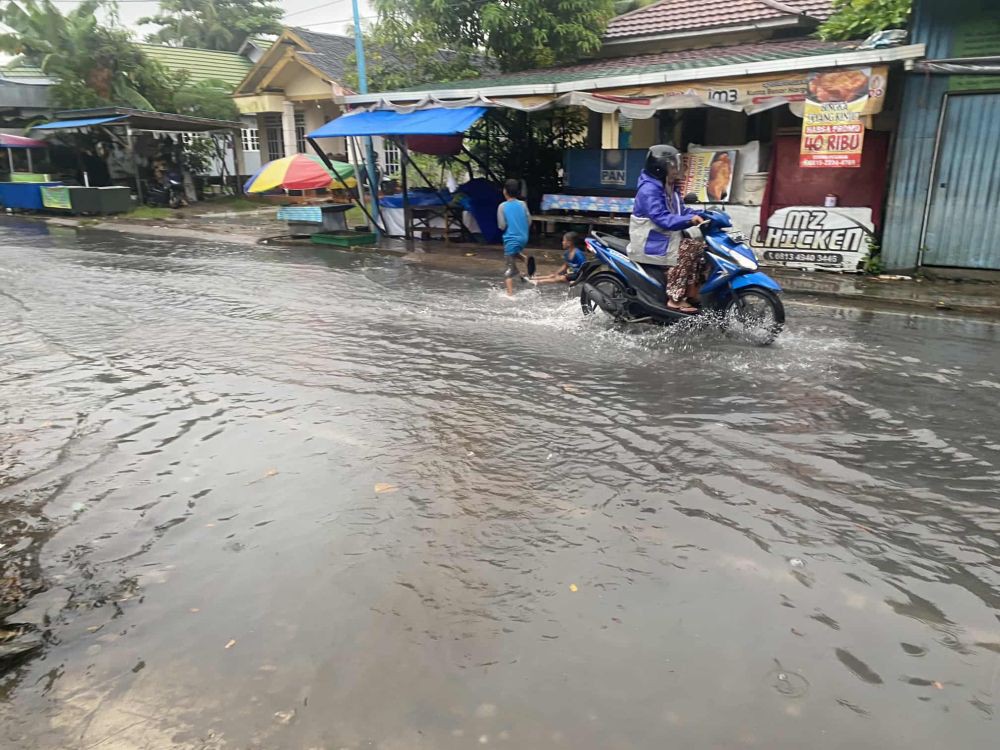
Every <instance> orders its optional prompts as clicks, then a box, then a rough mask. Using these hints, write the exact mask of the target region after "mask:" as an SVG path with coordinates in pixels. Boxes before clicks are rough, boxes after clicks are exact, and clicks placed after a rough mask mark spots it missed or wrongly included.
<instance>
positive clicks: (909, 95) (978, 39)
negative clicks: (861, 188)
mask: <svg viewBox="0 0 1000 750" xmlns="http://www.w3.org/2000/svg"><path fill="white" fill-rule="evenodd" d="M910 37H911V39H912V41H914V42H918V43H920V44H924V45H926V48H927V55H926V59H924V60H920V61H916V62H914V63H913V64H911V65H909V66H907V68H906V71H905V73H903V74H901V78H903V81H902V103H901V115H900V122H899V130H898V134H897V137H896V143H895V149H894V158H893V169H892V173H891V180H890V182H891V184H890V189H889V199H888V203H887V207H886V227H885V233H884V235H883V243H882V244H883V251H882V255H883V259H884V262H885V264H886V265H887V267H889V268H892V269H896V270H901V271H907V272H908V271H912V270H914V269H925V270H928V271H935V272H941V273H953V274H956V275H960V276H961V275H968V273H969V272H970V271H997V270H1000V244H998V243H997V241H996V238H997V236H998V235H1000V198H998V197H997V196H998V195H1000V169H998V168H997V167H998V164H1000V4H998V3H996V2H992V1H990V0H916V1H915V3H914V8H913V16H912V20H911V24H910Z"/></svg>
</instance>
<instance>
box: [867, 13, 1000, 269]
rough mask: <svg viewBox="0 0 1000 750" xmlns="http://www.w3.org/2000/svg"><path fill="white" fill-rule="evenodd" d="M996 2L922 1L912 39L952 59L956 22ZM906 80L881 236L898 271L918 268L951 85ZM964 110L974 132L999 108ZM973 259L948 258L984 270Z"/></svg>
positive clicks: (968, 104) (987, 104)
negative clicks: (939, 134) (936, 150)
mask: <svg viewBox="0 0 1000 750" xmlns="http://www.w3.org/2000/svg"><path fill="white" fill-rule="evenodd" d="M996 2H997V0H917V1H916V2H915V3H914V6H915V7H914V14H913V19H912V23H911V27H910V28H911V35H910V36H911V41H912V42H914V43H923V44H926V45H927V53H926V54H927V58H928V59H941V58H947V57H949V56H950V55H951V50H952V41H953V40H952V28H953V24H954V23H955V22H956V21H957V20H959V19H968V18H975V17H976V16H977V14H979V15H981V14H982V13H983V12H984V10H986V8H987V7H990V8H995V3H996ZM994 12H995V10H994ZM905 78H906V80H905V83H904V89H903V101H902V104H901V107H900V124H899V129H898V131H897V133H896V146H895V150H894V153H893V162H892V174H891V175H890V182H889V194H888V199H887V201H886V222H885V231H884V233H883V236H882V248H883V249H882V258H883V261H884V262H885V264H886V266H887V267H888V268H890V269H896V270H912V269H913V268H915V267H916V266H917V262H918V258H919V255H920V239H921V233H922V231H923V229H924V217H925V212H926V211H927V207H928V200H929V198H930V193H929V188H930V179H931V170H932V168H933V164H934V145H935V140H936V138H937V132H938V126H939V122H940V120H941V117H942V107H943V105H944V100H945V94H946V93H947V91H948V87H949V82H950V79H949V77H948V76H943V75H933V76H932V75H926V74H922V73H906V74H905ZM961 108H962V113H961V114H962V117H963V118H964V119H963V127H962V130H965V128H966V126H968V129H969V130H970V131H971V130H983V129H984V128H986V127H987V125H988V122H989V120H990V119H991V118H993V117H995V114H996V112H995V105H994V103H993V102H991V101H989V99H988V97H978V98H977V99H975V100H972V99H966V100H964V101H963V102H962V104H961ZM977 124H978V125H977ZM979 125H981V126H983V127H979ZM953 130H954V129H953ZM951 145H952V146H953V147H954V146H962V147H963V148H974V147H975V145H976V144H975V143H973V142H971V141H970V140H969V139H965V142H964V143H959V144H956V143H955V142H954V141H953V142H952V144H951ZM977 150H978V149H977ZM953 157H954V154H953ZM977 163H978V164H979V165H980V166H982V167H983V168H984V169H989V168H993V169H995V168H996V166H995V165H992V164H982V163H979V162H977ZM965 218H967V217H966V216H965V215H964V214H963V215H962V216H958V217H956V219H963V220H964V219H965ZM992 221H993V223H994V225H993V226H992V227H984V236H990V235H994V236H995V235H996V234H997V233H998V232H1000V226H998V225H996V222H997V221H998V217H997V215H996V214H993V219H992ZM994 252H996V251H994ZM925 260H926V262H927V263H935V264H939V265H945V264H946V263H945V262H944V261H943V260H942V259H940V258H931V257H927V258H926V259H925ZM972 261H975V259H974V258H972V257H971V256H970V262H968V263H966V262H963V261H962V259H960V258H956V257H950V256H949V258H948V263H947V264H949V265H964V266H973V267H985V266H983V265H982V264H981V263H978V262H972Z"/></svg>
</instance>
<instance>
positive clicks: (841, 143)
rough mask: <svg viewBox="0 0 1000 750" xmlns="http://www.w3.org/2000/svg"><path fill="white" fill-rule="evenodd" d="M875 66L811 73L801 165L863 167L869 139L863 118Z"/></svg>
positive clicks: (803, 117)
mask: <svg viewBox="0 0 1000 750" xmlns="http://www.w3.org/2000/svg"><path fill="white" fill-rule="evenodd" d="M871 78H872V73H871V68H861V69H857V70H831V71H826V72H824V73H812V74H811V75H810V76H809V79H808V83H807V87H808V88H807V91H806V101H805V106H804V108H803V114H802V145H801V147H800V149H799V166H800V167H803V168H816V167H860V166H861V149H862V147H863V146H864V141H865V125H864V121H863V120H862V119H861V114H862V112H864V109H865V105H866V104H867V102H868V96H869V92H870V83H871Z"/></svg>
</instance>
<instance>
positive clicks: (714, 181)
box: [683, 151, 737, 203]
mask: <svg viewBox="0 0 1000 750" xmlns="http://www.w3.org/2000/svg"><path fill="white" fill-rule="evenodd" d="M736 153H737V152H736V151H692V152H689V153H687V154H685V155H684V190H683V192H684V195H687V194H688V193H694V194H695V195H697V196H698V202H699V203H728V202H729V200H730V196H731V194H732V189H733V174H734V172H735V171H736Z"/></svg>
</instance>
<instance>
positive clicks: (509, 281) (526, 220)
mask: <svg viewBox="0 0 1000 750" xmlns="http://www.w3.org/2000/svg"><path fill="white" fill-rule="evenodd" d="M503 197H504V199H505V200H504V202H503V203H501V204H500V206H499V208H497V225H498V226H499V227H500V229H502V230H503V258H504V260H505V261H506V262H507V268H506V270H505V271H504V283H505V284H506V285H507V296H508V297H513V296H514V279H516V278H518V277H519V276H520V275H521V272H520V271H519V270H518V268H517V259H518V258H524V253H523V250H524V247H525V245H527V244H528V227H529V226H530V224H531V215H530V214H529V213H528V206H527V204H526V203H525V202H524V201H523V200H521V183H520V182H518V181H517V180H507V181H506V182H505V183H504V185H503Z"/></svg>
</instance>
